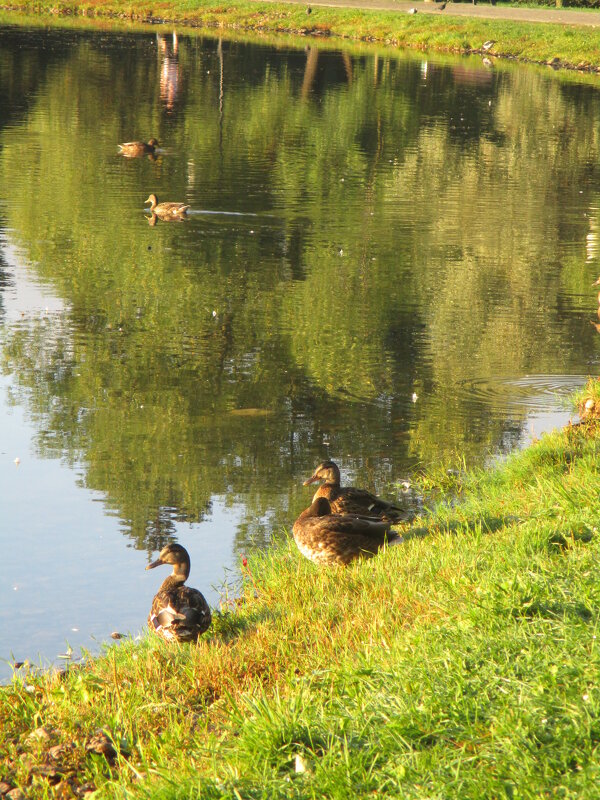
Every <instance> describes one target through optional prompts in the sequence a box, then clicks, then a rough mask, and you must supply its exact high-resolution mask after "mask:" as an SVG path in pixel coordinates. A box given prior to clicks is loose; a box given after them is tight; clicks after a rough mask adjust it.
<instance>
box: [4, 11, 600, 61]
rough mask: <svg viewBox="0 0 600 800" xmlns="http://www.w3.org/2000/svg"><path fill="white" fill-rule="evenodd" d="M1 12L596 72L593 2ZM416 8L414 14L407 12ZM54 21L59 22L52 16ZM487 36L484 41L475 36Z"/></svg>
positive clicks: (598, 50) (598, 23) (599, 27)
mask: <svg viewBox="0 0 600 800" xmlns="http://www.w3.org/2000/svg"><path fill="white" fill-rule="evenodd" d="M1 8H2V10H3V12H4V15H5V16H9V17H11V16H12V15H13V14H14V19H15V21H16V22H18V18H19V17H20V16H21V15H26V16H33V17H35V18H36V19H38V20H40V22H43V21H44V20H47V21H48V22H50V21H55V20H57V19H58V20H61V19H65V18H80V19H82V20H85V21H86V22H89V23H90V24H92V23H93V22H94V21H96V22H98V21H102V20H116V21H118V22H120V23H140V24H143V25H150V26H153V27H154V26H158V25H169V26H170V25H178V26H185V27H187V28H193V29H196V30H197V29H204V30H206V31H207V33H211V34H212V35H214V34H215V31H225V30H229V31H232V32H236V31H247V32H253V33H256V34H258V35H265V34H273V35H278V36H280V35H282V34H284V35H292V36H297V37H301V38H302V39H304V40H306V39H314V40H316V41H324V40H327V41H328V42H329V43H330V45H333V44H334V43H335V42H336V41H340V42H342V41H343V42H348V43H353V42H354V43H361V44H367V45H371V46H377V45H380V46H381V45H383V46H385V47H392V48H406V49H409V50H413V51H414V50H417V51H419V52H429V53H436V52H437V53H446V54H457V55H472V54H480V55H485V56H486V57H487V58H489V59H490V60H491V61H492V63H493V62H494V60H510V61H515V62H519V63H531V64H539V65H546V66H550V67H552V68H553V69H555V70H559V69H564V70H569V71H578V72H580V73H598V72H600V10H586V11H579V10H572V9H542V8H540V9H528V8H527V9H524V8H514V7H511V6H508V7H507V6H498V5H496V6H491V5H489V6H488V5H487V4H486V5H475V6H473V5H472V4H468V3H448V4H447V6H446V7H445V9H444V11H440V10H439V8H438V6H437V5H436V4H435V3H434V2H422V0H419V2H417V3H410V2H407V0H327V2H326V3H321V2H316V3H312V4H311V5H310V13H307V6H306V5H305V4H302V3H297V2H294V0H256V1H255V2H254V1H253V0H229V1H228V2H227V3H226V4H222V3H218V2H217V0H192V2H189V0H162V2H160V7H159V9H158V8H157V4H156V3H152V2H151V0H133V2H117V1H116V0H96V2H95V1H94V0H81V2H70V0H58V2H56V3H52V2H50V1H47V0H43V1H42V2H28V0H25V2H15V3H8V4H4V5H2V7H1ZM411 8H416V9H417V11H418V13H417V14H409V13H407V12H408V10H409V9H411ZM59 24H60V23H59ZM489 40H493V41H494V44H493V46H492V47H491V48H490V49H486V50H484V49H483V47H482V46H483V43H484V42H486V41H489Z"/></svg>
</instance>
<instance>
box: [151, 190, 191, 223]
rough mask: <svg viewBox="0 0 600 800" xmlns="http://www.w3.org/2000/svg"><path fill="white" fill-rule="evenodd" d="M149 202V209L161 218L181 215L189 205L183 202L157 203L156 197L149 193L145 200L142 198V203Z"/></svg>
mask: <svg viewBox="0 0 600 800" xmlns="http://www.w3.org/2000/svg"><path fill="white" fill-rule="evenodd" d="M146 203H150V209H149V210H150V211H151V212H152V213H153V214H156V215H157V216H158V217H161V218H162V219H169V218H172V217H183V216H185V214H186V213H187V210H188V208H189V207H190V206H186V204H185V203H159V202H158V197H157V196H156V195H155V194H151V195H150V196H149V197H148V199H147V200H144V205H146Z"/></svg>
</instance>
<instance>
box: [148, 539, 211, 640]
mask: <svg viewBox="0 0 600 800" xmlns="http://www.w3.org/2000/svg"><path fill="white" fill-rule="evenodd" d="M161 564H172V565H173V572H172V573H171V574H170V575H169V576H168V577H167V578H165V580H164V581H163V582H162V584H161V586H160V589H159V590H158V592H157V593H156V595H155V597H154V600H153V601H152V608H151V609H150V614H149V615H148V627H149V628H150V630H152V631H155V632H156V633H157V634H158V635H159V636H162V638H163V639H166V640H167V641H168V642H172V641H175V640H176V641H179V642H194V641H196V639H197V638H198V637H199V636H200V634H201V633H204V631H206V630H207V629H208V628H209V627H210V623H211V615H210V608H209V607H208V603H207V602H206V600H205V598H204V595H203V594H202V592H199V591H198V589H191V588H190V587H189V586H185V585H184V583H185V581H186V580H187V579H188V576H189V574H190V556H189V554H188V551H187V550H186V549H185V547H182V546H181V545H180V544H168V545H167V546H166V547H163V549H162V550H161V551H160V553H159V556H158V558H157V559H156V561H153V562H152V563H151V564H148V566H147V567H146V569H154V567H160V566H161Z"/></svg>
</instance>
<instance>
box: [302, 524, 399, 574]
mask: <svg viewBox="0 0 600 800" xmlns="http://www.w3.org/2000/svg"><path fill="white" fill-rule="evenodd" d="M390 525H391V523H390V522H389V521H383V520H377V519H373V518H367V517H361V516H356V515H352V514H329V515H327V516H321V517H308V518H305V519H298V520H296V522H295V523H294V527H293V529H292V531H293V534H294V539H295V540H296V544H297V545H298V549H299V550H300V552H301V553H302V554H303V555H304V556H306V557H307V558H310V559H311V561H315V562H317V563H322V564H334V563H338V564H348V563H350V561H352V560H353V559H355V558H358V557H359V556H361V555H364V556H372V555H375V553H377V551H378V550H380V549H381V547H383V545H384V544H385V543H386V542H390V543H391V542H393V541H395V540H398V539H399V538H400V537H399V535H398V534H397V533H396V532H395V531H390Z"/></svg>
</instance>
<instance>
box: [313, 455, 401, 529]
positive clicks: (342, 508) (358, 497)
mask: <svg viewBox="0 0 600 800" xmlns="http://www.w3.org/2000/svg"><path fill="white" fill-rule="evenodd" d="M316 481H323V483H322V484H321V486H319V488H318V489H317V491H316V492H315V494H314V495H313V500H316V499H317V497H325V498H327V500H329V503H330V505H331V510H332V512H333V513H334V514H362V515H366V516H369V517H379V518H380V519H385V520H391V521H392V522H399V521H400V520H402V519H405V518H406V512H405V511H404V510H403V509H402V508H400V507H399V506H397V505H394V503H388V502H387V500H382V499H381V498H380V497H377V496H376V495H374V494H371V492H367V491H366V490H365V489H355V488H354V487H353V486H340V470H339V468H338V465H337V464H336V463H335V462H334V461H323V462H322V463H321V464H319V466H318V467H317V468H316V469H315V471H314V472H313V474H312V475H311V477H310V478H308V480H306V481H304V486H308V485H309V484H310V483H315V482H316Z"/></svg>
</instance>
